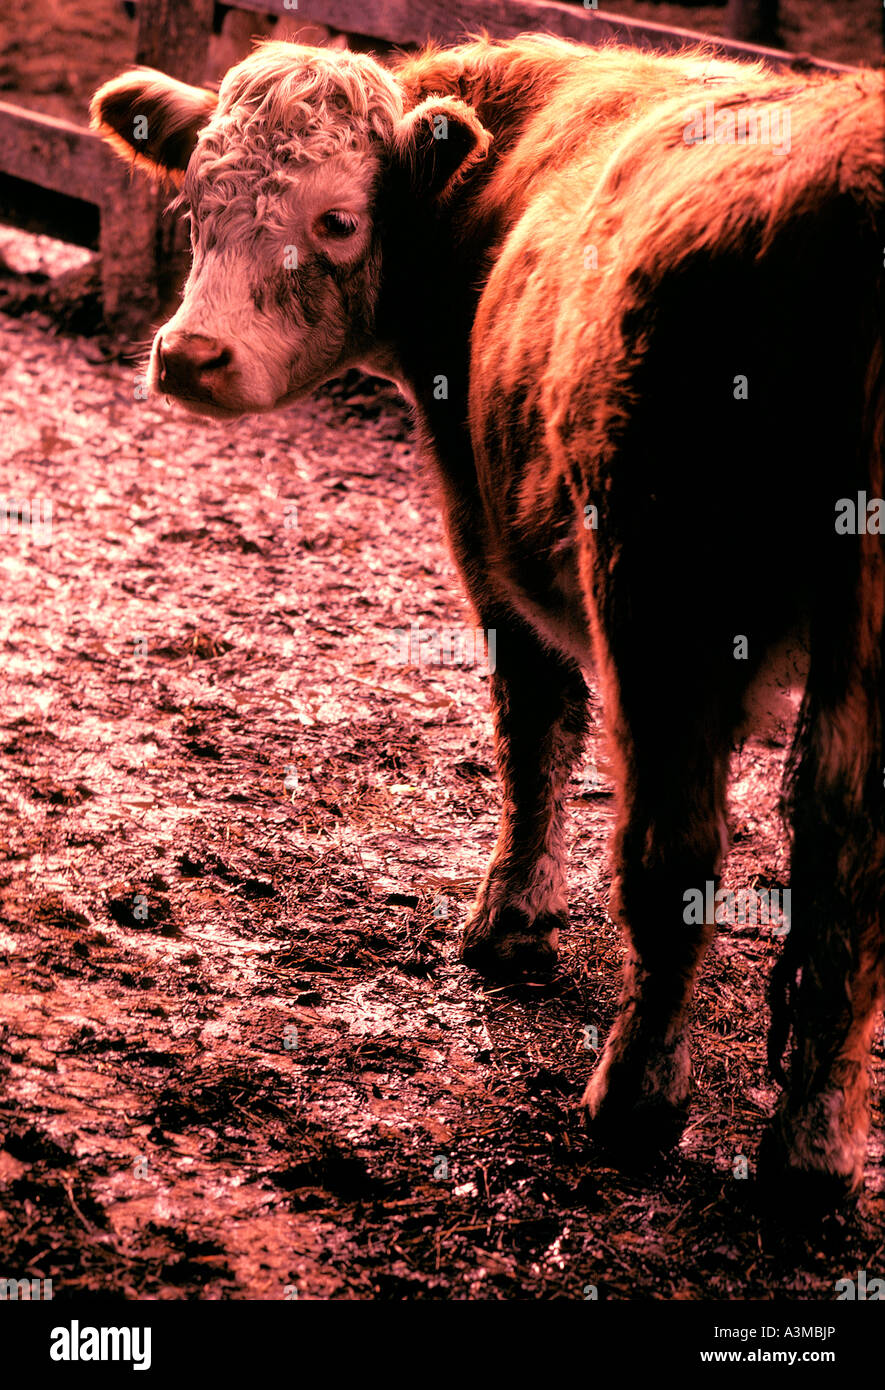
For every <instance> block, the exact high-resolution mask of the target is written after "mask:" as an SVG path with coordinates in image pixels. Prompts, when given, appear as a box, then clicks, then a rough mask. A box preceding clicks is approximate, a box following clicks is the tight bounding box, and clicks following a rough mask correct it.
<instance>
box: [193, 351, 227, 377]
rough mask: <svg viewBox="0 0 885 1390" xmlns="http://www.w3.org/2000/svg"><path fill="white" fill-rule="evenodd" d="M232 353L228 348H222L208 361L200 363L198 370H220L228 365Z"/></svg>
mask: <svg viewBox="0 0 885 1390" xmlns="http://www.w3.org/2000/svg"><path fill="white" fill-rule="evenodd" d="M232 355H233V354H232V353H231V350H230V348H222V349H221V350H220V352H217V353H216V354H215V356H214V357H210V358H209V360H208V361H206V362H203V363H202V365H201V367H200V371H201V372H220V371H222V370H223V369H224V368H225V367H227V366H229V365H230V361H231V357H232Z"/></svg>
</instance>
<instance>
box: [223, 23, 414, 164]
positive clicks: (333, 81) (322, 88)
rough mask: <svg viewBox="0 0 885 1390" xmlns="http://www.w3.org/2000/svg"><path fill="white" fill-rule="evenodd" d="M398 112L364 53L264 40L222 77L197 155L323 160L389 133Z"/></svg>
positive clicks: (382, 76)
mask: <svg viewBox="0 0 885 1390" xmlns="http://www.w3.org/2000/svg"><path fill="white" fill-rule="evenodd" d="M402 114H403V96H402V92H401V89H400V88H399V86H398V84H397V83H396V81H395V80H394V78H393V77H392V76H391V75H390V74H389V73H388V72H386V71H385V70H384V68H382V67H381V66H380V64H378V63H376V62H375V60H374V59H373V58H370V57H369V56H368V55H367V54H363V53H349V52H341V51H340V50H335V51H334V52H333V51H328V52H327V51H324V50H322V49H316V48H304V47H302V46H301V45H300V44H292V43H281V42H279V41H274V40H271V41H270V42H267V43H264V44H261V45H260V46H259V47H258V48H256V50H255V52H254V53H252V54H250V56H249V57H248V58H246V59H244V60H243V62H241V63H238V64H237V66H236V67H234V68H231V70H230V72H229V73H228V74H227V76H226V77H225V78H224V81H223V82H222V84H221V88H220V91H219V93H218V108H217V111H216V113H215V116H214V117H213V119H212V121H211V123H210V125H209V126H208V127H207V128H206V130H205V131H204V133H203V135H202V136H201V138H200V144H199V146H198V155H200V156H202V155H207V156H209V157H210V158H213V157H216V156H218V155H222V156H225V155H228V154H230V153H232V152H233V151H234V150H236V152H237V154H238V155H239V157H240V159H244V160H245V161H247V162H250V161H255V160H257V161H258V162H262V161H263V159H264V158H266V157H267V156H273V157H275V158H277V159H279V158H283V159H286V160H287V161H289V160H295V161H298V162H301V161H303V160H320V159H325V158H327V157H328V156H329V155H331V154H337V153H339V152H340V151H342V150H360V149H365V148H366V147H367V146H368V145H369V144H370V143H371V142H372V141H373V140H390V139H391V138H392V135H393V131H394V127H395V126H396V123H397V122H398V121H399V120H400V118H401V117H402Z"/></svg>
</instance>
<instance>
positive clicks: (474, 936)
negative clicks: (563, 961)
mask: <svg viewBox="0 0 885 1390" xmlns="http://www.w3.org/2000/svg"><path fill="white" fill-rule="evenodd" d="M562 925H563V921H562V918H561V917H558V916H555V915H554V914H552V913H545V914H543V915H542V916H540V917H536V918H535V919H534V921H530V920H529V917H528V914H527V913H525V912H523V911H522V910H521V909H519V908H515V907H505V908H503V909H502V910H501V911H499V912H496V913H495V914H494V916H493V917H492V918H491V919H490V918H489V916H488V915H487V914H486V913H485V912H484V911H482V910H480V911H478V912H476V913H475V914H474V915H473V917H471V919H470V921H469V922H468V923H467V926H466V927H465V929H464V937H463V940H462V942H461V959H462V960H463V962H464V964H465V965H470V966H472V967H473V969H474V970H478V971H479V972H480V973H481V974H482V975H486V976H488V977H489V978H491V979H505V980H512V979H521V978H524V977H526V976H541V977H544V978H546V977H549V976H550V975H551V974H552V973H553V971H554V970H555V968H556V947H557V945H558V942H559V932H560V928H561V927H562Z"/></svg>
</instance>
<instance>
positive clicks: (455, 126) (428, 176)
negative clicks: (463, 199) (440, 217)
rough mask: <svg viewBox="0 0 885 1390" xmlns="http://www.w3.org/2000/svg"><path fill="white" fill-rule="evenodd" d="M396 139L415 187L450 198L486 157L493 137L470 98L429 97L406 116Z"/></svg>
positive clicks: (397, 147)
mask: <svg viewBox="0 0 885 1390" xmlns="http://www.w3.org/2000/svg"><path fill="white" fill-rule="evenodd" d="M394 142H395V148H396V153H397V156H398V157H399V159H400V160H401V161H402V163H403V165H404V166H405V168H406V171H407V173H408V175H409V181H410V183H411V186H412V189H413V191H414V192H416V193H424V194H425V195H427V194H429V195H430V196H431V197H432V198H446V197H448V195H449V194H450V193H451V192H452V190H453V189H454V188H455V187H456V186H457V184H458V183H459V182H460V181H461V179H462V178H463V177H464V175H465V174H466V173H467V171H468V169H470V168H471V167H472V166H473V165H474V164H475V163H476V162H477V160H479V159H483V158H484V157H485V154H486V152H487V150H488V148H489V145H490V144H491V143H492V137H491V135H490V134H489V132H488V131H487V130H486V129H485V127H484V126H483V125H481V123H480V120H479V117H478V116H477V114H476V112H475V111H474V110H473V107H472V106H468V105H467V103H466V102H464V101H459V100H458V98H457V97H428V98H427V100H426V101H422V102H421V104H420V106H416V107H415V109H414V110H413V111H410V112H409V113H408V115H406V116H404V117H403V119H402V120H401V121H400V123H399V125H398V126H397V129H396V134H395V136H394Z"/></svg>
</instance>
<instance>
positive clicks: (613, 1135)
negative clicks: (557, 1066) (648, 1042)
mask: <svg viewBox="0 0 885 1390" xmlns="http://www.w3.org/2000/svg"><path fill="white" fill-rule="evenodd" d="M690 1083H691V1061H690V1058H689V1053H688V1047H687V1045H685V1044H683V1045H682V1046H680V1047H679V1048H678V1049H677V1051H676V1052H675V1053H674V1052H672V1051H671V1052H668V1053H666V1054H662V1055H661V1056H660V1057H658V1058H657V1059H656V1060H646V1061H644V1064H643V1065H642V1066H637V1065H636V1064H635V1063H631V1062H627V1061H622V1060H613V1061H610V1062H607V1061H606V1059H605V1057H604V1056H603V1059H602V1061H601V1062H600V1065H599V1067H598V1068H597V1069H596V1071H595V1072H594V1073H593V1075H592V1076H591V1078H590V1080H589V1082H588V1083H587V1089H586V1091H585V1092H584V1098H583V1100H582V1102H581V1104H582V1106H583V1109H584V1117H585V1122H586V1125H587V1129H588V1131H589V1133H590V1135H591V1136H592V1138H593V1139H594V1140H595V1141H596V1142H597V1143H599V1144H601V1145H602V1147H603V1148H604V1149H606V1150H607V1152H608V1153H610V1154H611V1155H612V1156H614V1157H615V1158H616V1159H617V1160H618V1162H619V1163H621V1164H623V1165H624V1166H629V1165H631V1164H634V1163H639V1164H641V1163H646V1162H648V1161H649V1160H651V1159H654V1158H656V1157H658V1156H659V1155H660V1154H664V1153H667V1152H668V1151H669V1150H670V1149H672V1148H674V1147H675V1146H676V1144H678V1143H679V1140H680V1138H681V1136H682V1131H683V1130H684V1129H685V1124H686V1120H687V1119H688V1096H689V1089H690Z"/></svg>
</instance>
